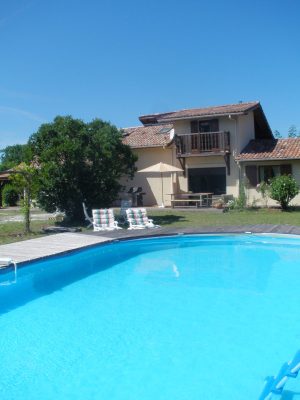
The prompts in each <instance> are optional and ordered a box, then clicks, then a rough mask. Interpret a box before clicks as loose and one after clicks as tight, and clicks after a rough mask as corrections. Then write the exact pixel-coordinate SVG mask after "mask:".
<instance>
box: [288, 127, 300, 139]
mask: <svg viewBox="0 0 300 400" xmlns="http://www.w3.org/2000/svg"><path fill="white" fill-rule="evenodd" d="M297 136H298V133H297V127H296V125H291V126H290V127H289V129H288V137H289V138H295V137H297Z"/></svg>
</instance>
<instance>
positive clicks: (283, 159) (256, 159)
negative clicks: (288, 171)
mask: <svg viewBox="0 0 300 400" xmlns="http://www.w3.org/2000/svg"><path fill="white" fill-rule="evenodd" d="M287 160H300V157H285V158H267V159H266V158H251V159H247V160H240V159H236V158H235V161H236V162H238V163H240V162H255V161H287Z"/></svg>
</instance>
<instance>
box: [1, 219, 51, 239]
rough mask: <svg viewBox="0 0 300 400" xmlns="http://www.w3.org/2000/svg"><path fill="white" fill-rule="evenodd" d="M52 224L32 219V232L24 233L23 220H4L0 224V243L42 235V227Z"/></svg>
mask: <svg viewBox="0 0 300 400" xmlns="http://www.w3.org/2000/svg"><path fill="white" fill-rule="evenodd" d="M50 225H53V223H52V222H50V221H32V222H31V229H32V233H30V234H28V235H24V224H23V222H5V223H1V224H0V244H5V243H12V242H18V241H20V240H27V239H33V238H36V237H39V236H44V235H45V234H44V233H43V232H42V228H43V227H44V226H50Z"/></svg>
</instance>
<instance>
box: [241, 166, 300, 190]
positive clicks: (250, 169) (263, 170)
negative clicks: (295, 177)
mask: <svg viewBox="0 0 300 400" xmlns="http://www.w3.org/2000/svg"><path fill="white" fill-rule="evenodd" d="M278 169H279V173H278V172H276V170H277V171H278ZM267 170H269V171H267ZM292 174H293V167H292V164H258V165H253V164H249V165H246V166H245V176H246V178H247V179H248V181H249V185H250V187H256V186H257V185H258V184H259V183H262V182H268V181H269V180H270V179H272V178H273V177H275V176H280V175H292ZM262 177H264V179H262Z"/></svg>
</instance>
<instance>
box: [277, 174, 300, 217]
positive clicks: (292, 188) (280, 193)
mask: <svg viewBox="0 0 300 400" xmlns="http://www.w3.org/2000/svg"><path fill="white" fill-rule="evenodd" d="M298 193H299V186H298V184H297V182H296V181H295V179H294V178H293V177H292V176H291V175H280V176H276V177H275V178H273V179H271V181H270V197H271V199H273V200H276V201H278V203H279V204H280V206H281V208H282V209H283V210H287V208H288V205H289V202H290V201H291V200H292V199H293V198H294V197H295V196H296V195H297V194H298Z"/></svg>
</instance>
